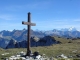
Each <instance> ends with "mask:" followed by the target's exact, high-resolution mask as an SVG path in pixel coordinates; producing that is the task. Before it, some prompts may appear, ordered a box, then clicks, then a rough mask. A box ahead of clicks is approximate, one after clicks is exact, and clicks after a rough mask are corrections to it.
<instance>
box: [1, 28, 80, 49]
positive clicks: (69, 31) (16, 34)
mask: <svg viewBox="0 0 80 60" xmlns="http://www.w3.org/2000/svg"><path fill="white" fill-rule="evenodd" d="M34 36H36V37H38V38H40V39H41V38H44V37H45V36H58V37H65V38H79V37H80V31H78V30H77V29H76V28H73V27H71V28H65V29H61V30H57V29H53V30H48V31H39V30H36V31H34V30H31V37H34ZM46 38H47V37H46ZM11 40H15V41H17V42H22V41H27V30H26V29H23V30H15V29H14V30H13V31H8V30H3V31H0V47H2V48H6V46H7V45H8V44H9V42H10V41H11ZM19 44H20V43H19ZM32 44H33V43H32ZM8 46H9V45H8ZM18 47H19V46H18ZM7 48H8V47H7Z"/></svg>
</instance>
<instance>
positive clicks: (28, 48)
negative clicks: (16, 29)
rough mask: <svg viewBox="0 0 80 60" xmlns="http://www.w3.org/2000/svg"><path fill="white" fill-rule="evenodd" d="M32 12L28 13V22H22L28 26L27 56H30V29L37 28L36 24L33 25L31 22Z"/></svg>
mask: <svg viewBox="0 0 80 60" xmlns="http://www.w3.org/2000/svg"><path fill="white" fill-rule="evenodd" d="M30 14H31V13H30V12H29V13H28V22H24V21H22V24H24V25H28V33H27V56H30V53H31V51H30V28H31V26H35V25H36V24H35V23H31V20H30V17H31V16H30Z"/></svg>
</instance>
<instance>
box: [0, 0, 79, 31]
mask: <svg viewBox="0 0 80 60" xmlns="http://www.w3.org/2000/svg"><path fill="white" fill-rule="evenodd" d="M28 12H30V13H31V22H32V23H36V26H32V27H31V29H33V30H53V29H62V28H70V27H75V28H76V29H77V30H80V0H0V31H2V30H13V29H16V30H22V29H23V28H26V29H27V26H26V25H22V21H26V22H27V20H28V18H27V13H28Z"/></svg>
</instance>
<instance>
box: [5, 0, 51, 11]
mask: <svg viewBox="0 0 80 60" xmlns="http://www.w3.org/2000/svg"><path fill="white" fill-rule="evenodd" d="M50 5H51V1H33V2H29V3H23V4H12V5H6V6H4V10H8V11H23V10H29V9H31V10H32V9H36V8H37V9H44V8H48V7H49V6H50Z"/></svg>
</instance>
